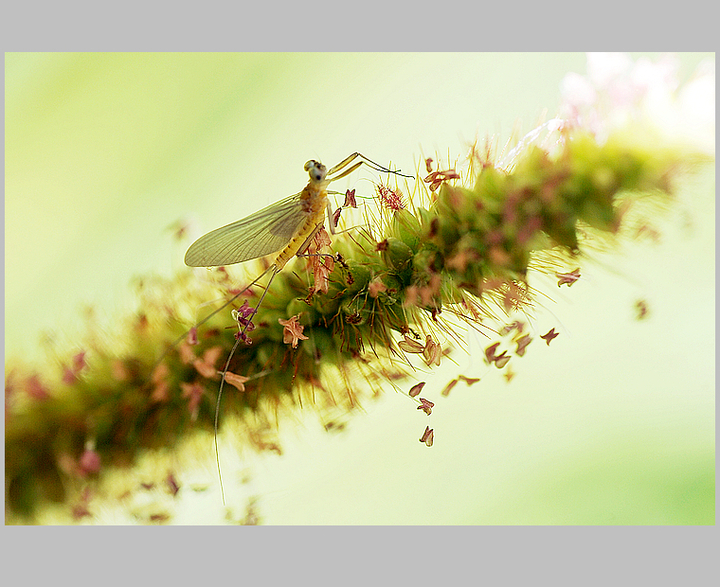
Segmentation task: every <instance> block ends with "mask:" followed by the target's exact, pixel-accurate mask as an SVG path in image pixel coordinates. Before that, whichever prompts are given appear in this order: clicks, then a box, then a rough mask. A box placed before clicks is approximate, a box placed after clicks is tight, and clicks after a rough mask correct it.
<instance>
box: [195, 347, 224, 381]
mask: <svg viewBox="0 0 720 587" xmlns="http://www.w3.org/2000/svg"><path fill="white" fill-rule="evenodd" d="M222 350H223V349H222V347H221V346H220V345H218V346H214V347H211V348H209V349H208V350H206V351H205V352H204V353H203V356H202V359H195V360H194V361H193V367H195V369H196V370H197V372H198V373H200V375H202V376H203V377H206V378H207V379H216V378H217V374H218V372H217V369H216V368H215V363H216V362H217V360H218V358H219V357H220V354H221V353H222Z"/></svg>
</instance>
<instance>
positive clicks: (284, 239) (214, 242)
mask: <svg viewBox="0 0 720 587" xmlns="http://www.w3.org/2000/svg"><path fill="white" fill-rule="evenodd" d="M358 159H359V161H358ZM363 163H364V164H365V165H367V166H368V167H370V168H371V169H373V170H375V171H378V172H381V173H395V174H397V175H401V176H403V177H411V176H409V175H404V174H402V173H400V172H399V171H393V170H390V169H388V168H386V167H383V166H382V165H378V164H377V163H375V162H373V161H371V160H370V159H368V158H367V157H365V156H364V155H362V154H361V153H357V152H355V153H353V154H351V155H349V156H348V157H346V158H345V159H343V160H342V161H341V162H340V163H338V164H337V165H335V166H334V167H331V168H330V169H329V170H328V169H327V167H325V165H323V164H322V163H320V162H319V161H315V160H314V159H311V160H310V161H308V162H307V163H305V171H307V172H308V174H309V176H310V180H309V181H308V184H307V185H306V186H305V187H304V188H303V190H302V191H300V192H299V193H297V194H294V195H292V196H289V197H287V198H285V199H284V200H281V201H280V202H277V203H276V204H271V205H270V206H268V207H266V208H263V209H262V210H259V211H258V212H255V213H254V214H251V215H250V216H248V217H247V218H243V219H242V220H238V221H237V222H233V223H232V224H228V225H226V226H223V227H221V228H218V229H216V230H213V231H212V232H209V233H207V234H206V235H204V236H202V237H200V238H199V239H198V240H196V241H195V242H194V243H193V244H192V245H190V248H188V250H187V252H186V253H185V264H186V265H188V266H190V267H218V266H222V265H232V264H234V263H242V262H243V261H250V260H251V259H257V258H259V257H264V256H266V255H270V254H272V253H275V259H274V261H273V262H272V263H271V264H270V266H269V267H268V268H267V269H266V270H265V271H263V273H261V274H260V275H259V276H258V277H257V278H256V279H255V280H254V281H253V282H252V283H250V285H249V286H248V287H251V286H253V285H254V284H255V283H257V282H258V281H259V280H260V279H262V277H263V276H264V275H266V274H267V273H268V272H271V274H270V279H269V280H268V283H267V286H266V287H265V290H264V291H263V293H262V295H261V296H260V299H259V301H258V303H257V304H256V306H255V308H253V310H252V312H250V313H249V314H248V315H249V316H250V317H251V319H250V321H245V325H244V326H243V328H242V330H241V331H240V334H239V336H238V338H237V340H236V341H235V344H234V345H233V348H232V350H231V351H230V355H229V356H228V358H227V361H226V362H225V367H224V369H223V371H222V375H221V378H220V389H219V391H218V397H217V400H216V403H215V425H214V431H215V457H216V461H217V465H218V475H219V476H220V487H221V492H222V497H223V503H225V494H224V490H223V489H222V475H221V474H220V460H219V454H218V442H217V431H218V419H219V415H220V399H221V398H222V392H223V386H224V383H225V377H226V375H227V372H228V368H229V366H230V361H231V359H232V357H233V355H234V353H235V350H236V349H237V347H238V345H239V344H240V342H241V341H242V340H244V335H245V331H246V330H247V328H248V326H249V325H250V323H251V322H252V315H254V314H255V312H257V310H258V308H259V307H260V305H261V304H262V301H263V299H264V297H265V294H266V293H267V291H268V290H269V289H270V284H271V283H272V281H273V279H274V278H275V276H276V275H277V274H278V273H279V272H280V271H282V269H283V268H284V267H285V265H286V264H287V263H288V261H290V259H292V258H293V257H294V256H295V255H298V256H301V255H302V254H303V253H305V251H306V250H307V248H308V246H309V245H310V243H311V242H312V240H313V238H314V237H315V235H316V234H317V232H318V231H319V230H320V229H321V228H322V226H323V224H324V221H325V214H326V213H327V216H328V223H329V226H330V231H331V232H333V233H334V232H335V230H334V223H333V220H332V209H331V207H330V201H329V199H328V189H327V188H328V185H329V184H330V182H332V181H335V180H337V179H340V178H342V177H345V176H347V175H349V174H351V173H352V172H353V171H355V170H356V169H357V168H358V167H360V166H361V165H362V164H363ZM247 289H248V288H245V289H243V290H242V291H241V292H240V293H239V294H237V296H235V297H234V298H232V299H231V300H230V301H229V302H227V303H226V304H225V305H224V306H222V307H220V308H218V309H217V310H216V311H215V312H213V313H212V314H211V315H210V316H212V315H214V314H215V313H217V312H219V311H220V310H222V309H223V308H224V307H226V306H227V305H228V304H230V303H231V302H232V301H233V300H234V299H235V298H236V297H238V296H239V295H241V294H242V293H243V292H244V291H245V290H247ZM210 316H208V317H206V318H205V319H204V320H203V321H202V322H201V323H199V324H198V325H196V326H199V325H200V324H202V323H203V322H205V321H206V320H208V319H209V318H210Z"/></svg>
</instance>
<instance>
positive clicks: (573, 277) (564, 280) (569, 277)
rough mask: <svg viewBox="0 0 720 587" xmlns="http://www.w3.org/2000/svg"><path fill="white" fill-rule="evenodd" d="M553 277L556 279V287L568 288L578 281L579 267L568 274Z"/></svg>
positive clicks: (557, 274) (558, 274)
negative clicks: (564, 286)
mask: <svg viewBox="0 0 720 587" xmlns="http://www.w3.org/2000/svg"><path fill="white" fill-rule="evenodd" d="M555 276H556V277H557V278H558V287H560V286H561V285H563V284H566V285H567V286H568V287H570V286H571V285H572V284H573V283H575V282H576V281H577V280H578V279H580V267H578V268H577V269H575V271H571V272H570V273H556V274H555Z"/></svg>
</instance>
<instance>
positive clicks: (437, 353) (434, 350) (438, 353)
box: [423, 334, 442, 367]
mask: <svg viewBox="0 0 720 587" xmlns="http://www.w3.org/2000/svg"><path fill="white" fill-rule="evenodd" d="M441 357H442V349H441V347H440V345H439V344H438V343H436V342H435V341H434V340H433V339H432V337H431V336H430V335H429V334H428V335H427V338H426V339H425V350H423V358H424V359H425V364H426V365H427V366H428V367H430V366H431V365H433V364H434V365H435V366H436V367H437V366H439V365H440V358H441Z"/></svg>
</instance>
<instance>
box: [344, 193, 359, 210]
mask: <svg viewBox="0 0 720 587" xmlns="http://www.w3.org/2000/svg"><path fill="white" fill-rule="evenodd" d="M342 207H343V208H357V202H355V190H347V191H346V192H345V203H344V204H343V205H342Z"/></svg>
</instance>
